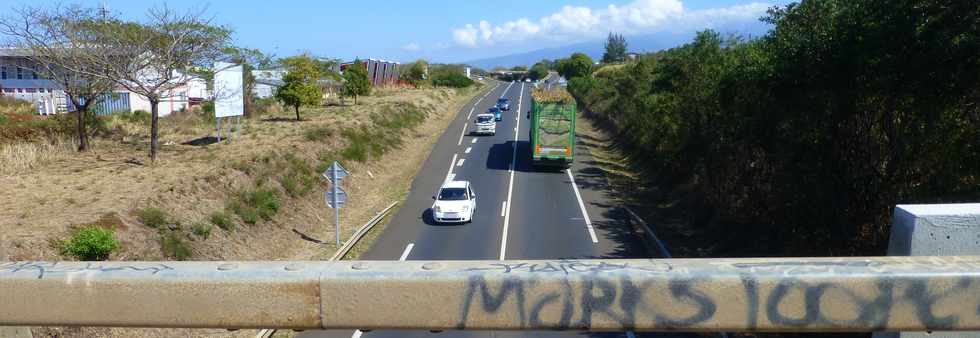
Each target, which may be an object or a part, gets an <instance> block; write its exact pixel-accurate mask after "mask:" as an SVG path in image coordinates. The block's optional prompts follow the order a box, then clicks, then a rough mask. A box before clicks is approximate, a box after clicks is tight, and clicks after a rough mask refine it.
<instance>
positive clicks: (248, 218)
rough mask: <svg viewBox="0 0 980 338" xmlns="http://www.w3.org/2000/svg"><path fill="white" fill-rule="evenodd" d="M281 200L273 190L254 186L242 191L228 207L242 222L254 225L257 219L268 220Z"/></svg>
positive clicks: (275, 211) (274, 213) (278, 206)
mask: <svg viewBox="0 0 980 338" xmlns="http://www.w3.org/2000/svg"><path fill="white" fill-rule="evenodd" d="M280 207H281V202H280V201H279V196H278V195H277V194H276V192H275V190H272V189H265V188H255V189H252V190H247V191H243V192H241V193H239V194H238V196H237V197H236V198H235V199H234V200H232V201H231V202H230V203H229V205H228V209H229V210H231V211H232V212H234V213H235V214H236V215H238V217H240V218H241V219H242V222H245V223H247V224H251V225H254V224H256V223H258V222H259V220H266V221H268V220H270V219H272V217H273V216H275V215H276V213H278V212H279V208H280Z"/></svg>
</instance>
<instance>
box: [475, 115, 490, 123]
mask: <svg viewBox="0 0 980 338" xmlns="http://www.w3.org/2000/svg"><path fill="white" fill-rule="evenodd" d="M492 121H493V116H477V117H476V123H487V122H492Z"/></svg>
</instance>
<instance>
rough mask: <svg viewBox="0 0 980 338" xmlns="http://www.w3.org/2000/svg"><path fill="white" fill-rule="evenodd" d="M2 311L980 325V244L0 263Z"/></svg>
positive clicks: (654, 324) (292, 318)
mask: <svg viewBox="0 0 980 338" xmlns="http://www.w3.org/2000/svg"><path fill="white" fill-rule="evenodd" d="M0 325H19V326H48V325H73V326H74V325H80V326H124V327H189V328H205V327H207V328H260V327H267V328H270V327H271V328H288V329H318V328H330V329H339V328H347V329H427V330H453V329H498V330H525V329H568V330H637V331H667V330H670V331H675V330H680V331H709V332H718V331H925V330H936V331H944V330H980V257H977V256H950V257H875V258H774V259H759V258H754V259H751V258H747V259H664V260H553V261H432V262H424V261H404V262H395V261H338V262H2V263H0Z"/></svg>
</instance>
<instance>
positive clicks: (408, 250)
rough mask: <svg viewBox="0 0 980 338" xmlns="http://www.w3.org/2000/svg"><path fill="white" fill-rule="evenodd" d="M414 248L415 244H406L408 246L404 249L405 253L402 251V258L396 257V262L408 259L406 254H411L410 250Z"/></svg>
mask: <svg viewBox="0 0 980 338" xmlns="http://www.w3.org/2000/svg"><path fill="white" fill-rule="evenodd" d="M414 247H415V243H408V246H406V247H405V251H402V256H401V257H398V260H400V261H403V260H405V259H407V258H408V254H409V253H410V252H412V248H414Z"/></svg>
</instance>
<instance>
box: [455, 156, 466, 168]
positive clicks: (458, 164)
mask: <svg viewBox="0 0 980 338" xmlns="http://www.w3.org/2000/svg"><path fill="white" fill-rule="evenodd" d="M464 161H466V159H465V158H461V159H459V162H456V166H457V167H462V166H463V162H464Z"/></svg>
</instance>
